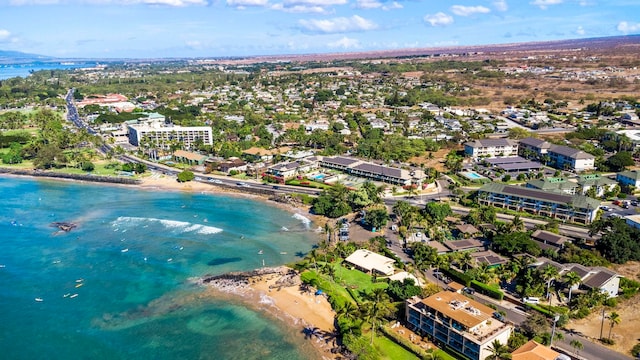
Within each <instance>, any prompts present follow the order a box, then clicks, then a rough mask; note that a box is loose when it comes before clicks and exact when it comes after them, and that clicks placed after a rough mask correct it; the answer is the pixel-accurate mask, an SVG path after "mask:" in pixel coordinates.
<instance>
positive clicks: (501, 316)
mask: <svg viewBox="0 0 640 360" xmlns="http://www.w3.org/2000/svg"><path fill="white" fill-rule="evenodd" d="M493 318H494V319H497V320H500V321H502V322H504V321H505V320H506V319H505V318H504V315H502V314H501V313H499V312H497V311H495V312H494V313H493Z"/></svg>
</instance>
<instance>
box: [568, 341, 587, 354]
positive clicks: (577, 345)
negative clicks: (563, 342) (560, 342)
mask: <svg viewBox="0 0 640 360" xmlns="http://www.w3.org/2000/svg"><path fill="white" fill-rule="evenodd" d="M569 345H571V347H573V348H574V350H575V351H576V355H578V356H579V355H580V350H582V349H584V345H583V344H582V343H581V342H580V341H579V340H571V342H570V343H569Z"/></svg>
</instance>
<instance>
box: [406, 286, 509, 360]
mask: <svg viewBox="0 0 640 360" xmlns="http://www.w3.org/2000/svg"><path fill="white" fill-rule="evenodd" d="M493 311H494V310H493V309H491V308H489V307H488V306H486V305H483V304H481V303H479V302H477V301H475V300H472V299H469V298H467V297H466V296H464V295H462V294H458V293H456V292H451V291H441V292H439V293H437V294H435V295H432V296H430V297H428V298H426V299H420V298H418V297H413V298H411V299H408V300H407V306H406V318H407V322H408V323H409V327H410V328H411V329H412V330H413V331H416V332H417V333H419V334H422V335H426V336H428V337H429V338H430V339H431V340H432V341H434V343H436V345H438V346H441V347H448V348H449V349H451V350H453V351H455V352H457V353H459V354H460V355H463V356H464V357H465V358H467V359H471V360H484V359H486V358H487V357H488V356H489V355H491V353H490V351H489V350H487V348H488V347H489V346H490V344H491V343H492V342H493V341H496V340H497V341H499V342H500V343H502V344H507V341H508V340H509V336H510V335H511V332H512V331H513V327H512V326H511V325H509V324H505V323H503V322H501V321H499V320H497V319H494V318H493V317H492V314H493Z"/></svg>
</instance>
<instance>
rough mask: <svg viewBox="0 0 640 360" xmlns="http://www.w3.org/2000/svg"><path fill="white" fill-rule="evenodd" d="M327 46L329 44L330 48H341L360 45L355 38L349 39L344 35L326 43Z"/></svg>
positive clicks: (354, 47) (353, 47) (351, 47)
mask: <svg viewBox="0 0 640 360" xmlns="http://www.w3.org/2000/svg"><path fill="white" fill-rule="evenodd" d="M327 46H329V47H330V48H342V49H356V48H359V47H361V46H360V42H359V41H358V40H357V39H351V38H348V37H346V36H345V37H343V38H342V39H340V40H337V41H334V42H330V43H328V44H327Z"/></svg>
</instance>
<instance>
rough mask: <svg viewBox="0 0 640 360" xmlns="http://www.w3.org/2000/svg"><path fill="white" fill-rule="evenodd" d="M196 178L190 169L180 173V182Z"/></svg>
mask: <svg viewBox="0 0 640 360" xmlns="http://www.w3.org/2000/svg"><path fill="white" fill-rule="evenodd" d="M193 179H195V175H194V174H193V173H192V172H191V171H188V170H185V171H183V172H181V173H179V174H178V182H187V181H191V180H193Z"/></svg>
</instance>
